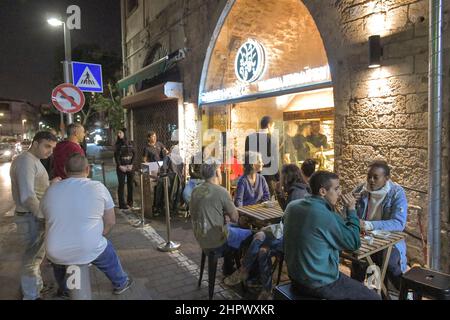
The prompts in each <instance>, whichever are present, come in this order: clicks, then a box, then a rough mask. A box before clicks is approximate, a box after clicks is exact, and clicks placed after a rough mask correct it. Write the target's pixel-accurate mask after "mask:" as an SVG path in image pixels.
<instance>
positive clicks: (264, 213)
mask: <svg viewBox="0 0 450 320" xmlns="http://www.w3.org/2000/svg"><path fill="white" fill-rule="evenodd" d="M237 211H238V213H239V216H241V217H242V216H243V217H246V218H248V219H249V222H250V224H251V225H252V226H253V227H255V228H261V227H265V226H267V225H269V224H272V223H278V222H280V221H281V217H282V216H283V210H282V209H281V207H280V205H279V204H278V202H270V203H269V205H266V204H263V203H259V204H255V205H251V206H244V207H239V208H237Z"/></svg>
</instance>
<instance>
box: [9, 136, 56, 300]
mask: <svg viewBox="0 0 450 320" xmlns="http://www.w3.org/2000/svg"><path fill="white" fill-rule="evenodd" d="M55 146H56V137H55V136H54V135H53V134H51V133H50V132H44V131H41V132H38V133H37V134H36V135H35V136H34V138H33V142H32V144H31V146H30V149H29V150H27V151H25V152H23V153H22V154H20V155H19V156H17V158H15V159H14V161H13V162H12V164H11V169H10V177H11V191H12V197H13V200H14V202H15V204H16V224H17V230H18V233H19V234H21V235H22V236H23V237H24V241H25V243H24V247H25V248H26V249H25V254H24V257H23V266H22V272H21V273H22V275H21V288H22V294H23V299H24V300H36V299H39V298H40V292H41V290H42V289H43V282H42V277H41V270H40V267H41V263H42V260H43V259H44V256H45V249H44V219H43V215H42V213H41V211H40V209H39V201H40V200H41V198H42V196H43V195H44V193H45V191H46V190H47V188H48V186H49V179H48V174H47V171H46V170H45V167H44V166H43V165H42V163H41V161H40V160H41V159H47V158H48V157H49V156H50V155H51V154H52V152H53V148H54V147H55ZM55 180H58V178H56V179H55Z"/></svg>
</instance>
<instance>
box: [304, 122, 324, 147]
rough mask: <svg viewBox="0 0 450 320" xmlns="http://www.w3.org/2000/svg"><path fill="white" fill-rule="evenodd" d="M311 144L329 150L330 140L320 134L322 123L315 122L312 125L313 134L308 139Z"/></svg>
mask: <svg viewBox="0 0 450 320" xmlns="http://www.w3.org/2000/svg"><path fill="white" fill-rule="evenodd" d="M307 140H308V142H309V143H311V144H312V145H314V147H315V148H318V149H320V147H323V148H324V149H328V140H327V136H326V135H324V134H322V133H320V122H319V121H314V122H313V123H312V125H311V134H310V135H309V136H308V137H307Z"/></svg>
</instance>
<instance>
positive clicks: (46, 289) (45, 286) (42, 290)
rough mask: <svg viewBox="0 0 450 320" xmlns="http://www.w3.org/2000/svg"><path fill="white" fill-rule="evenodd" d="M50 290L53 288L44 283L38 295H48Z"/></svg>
mask: <svg viewBox="0 0 450 320" xmlns="http://www.w3.org/2000/svg"><path fill="white" fill-rule="evenodd" d="M52 290H53V286H52V285H51V284H46V283H44V285H43V286H42V289H41V291H40V292H39V293H40V294H41V295H46V294H47V293H49V292H50V291H52Z"/></svg>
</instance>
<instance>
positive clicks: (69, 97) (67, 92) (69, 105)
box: [52, 83, 85, 113]
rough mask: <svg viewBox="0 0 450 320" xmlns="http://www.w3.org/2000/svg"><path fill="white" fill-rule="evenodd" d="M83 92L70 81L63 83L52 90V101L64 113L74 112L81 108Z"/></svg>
mask: <svg viewBox="0 0 450 320" xmlns="http://www.w3.org/2000/svg"><path fill="white" fill-rule="evenodd" d="M84 102H85V98H84V94H83V92H81V90H80V89H78V88H77V87H75V86H74V85H73V84H71V83H63V84H60V85H59V86H57V87H56V88H55V89H53V91H52V103H53V105H54V106H55V108H56V109H58V110H59V111H61V112H64V113H76V112H78V111H80V110H81V109H83V106H84Z"/></svg>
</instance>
